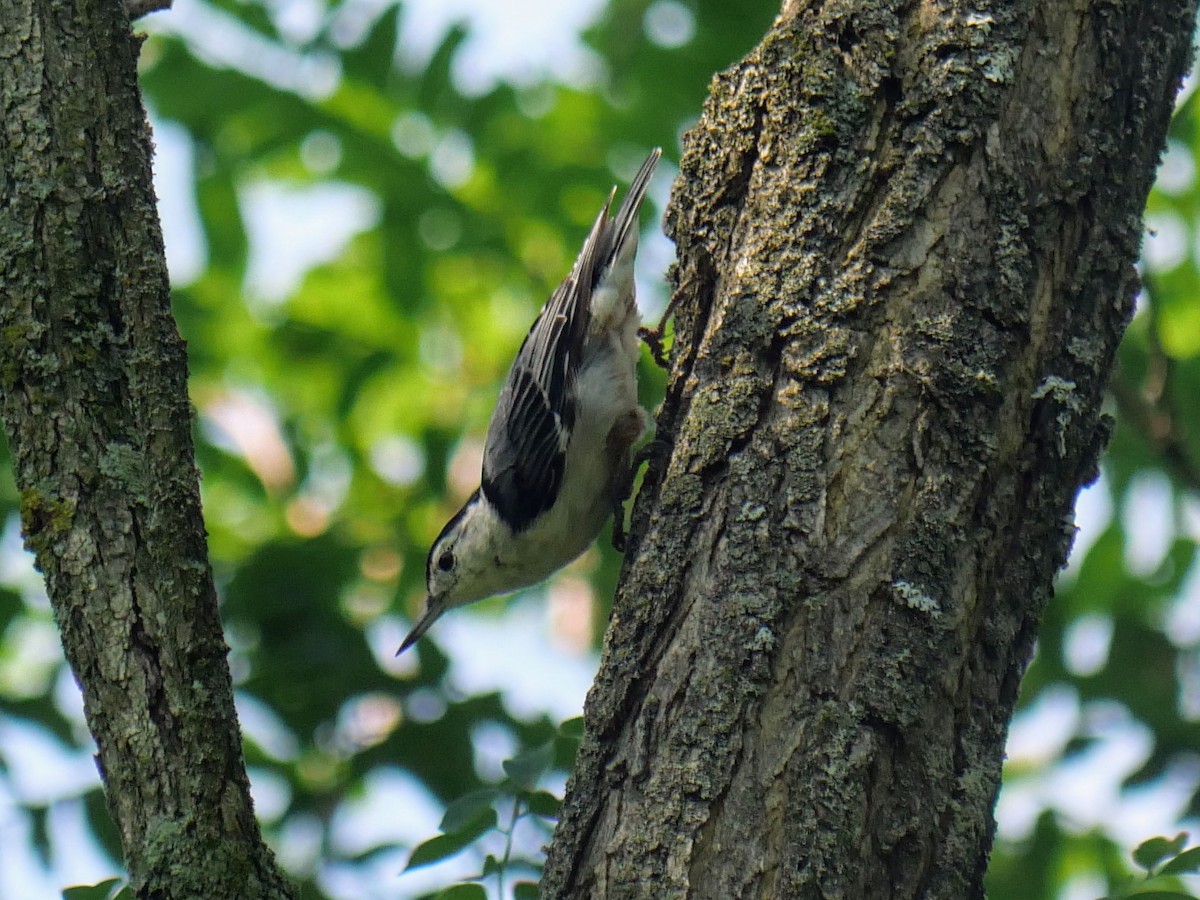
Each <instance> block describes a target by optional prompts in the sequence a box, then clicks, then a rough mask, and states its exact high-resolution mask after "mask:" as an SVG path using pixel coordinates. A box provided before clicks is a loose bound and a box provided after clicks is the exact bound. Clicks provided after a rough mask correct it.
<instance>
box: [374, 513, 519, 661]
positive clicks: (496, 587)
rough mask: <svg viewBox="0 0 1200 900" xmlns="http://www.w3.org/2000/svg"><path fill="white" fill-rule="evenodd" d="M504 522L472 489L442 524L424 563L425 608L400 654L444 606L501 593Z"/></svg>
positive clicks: (402, 646)
mask: <svg viewBox="0 0 1200 900" xmlns="http://www.w3.org/2000/svg"><path fill="white" fill-rule="evenodd" d="M506 532H507V529H506V528H505V526H504V524H503V523H502V522H501V521H500V519H499V518H498V517H497V516H496V514H495V511H494V510H493V509H492V508H491V505H490V504H488V503H487V502H486V501H485V500H484V498H483V494H482V492H481V491H479V490H476V491H475V492H474V493H473V494H471V496H470V497H469V498H467V502H466V503H464V504H463V506H462V509H460V510H459V511H458V512H457V513H455V514H454V516H453V517H452V518H451V519H450V521H449V522H447V523H446V526H445V527H444V528H443V529H442V531H441V534H439V535H438V536H437V540H435V541H434V542H433V546H432V547H430V548H429V556H428V558H427V559H426V561H425V589H426V591H427V592H428V594H429V596H428V599H427V600H426V601H425V612H424V614H422V616H421V618H420V619H418V620H417V623H416V625H414V626H413V629H412V631H411V632H409V635H408V637H406V638H405V639H404V643H402V644H401V645H400V649H399V650H398V651H396V654H397V655H399V654H401V653H403V652H404V651H405V650H407V649H408V648H409V647H411V646H412V645H413V644H415V643H416V642H417V640H418V639H420V637H421V636H422V635H423V634H424V633H425V632H426V631H428V630H429V627H430V626H431V625H432V624H433V623H434V622H436V621H437V620H438V618H439V617H440V616H441V615H442V613H444V612H445V611H446V610H448V609H453V608H454V607H456V606H463V605H464V604H467V603H474V602H475V601H476V600H482V599H483V598H484V597H490V596H491V595H492V594H496V593H500V592H501V591H502V590H504V586H503V584H502V583H501V581H500V580H499V576H500V575H501V574H502V566H501V562H500V559H501V552H502V550H503V548H504V545H505V543H506V541H505V538H506Z"/></svg>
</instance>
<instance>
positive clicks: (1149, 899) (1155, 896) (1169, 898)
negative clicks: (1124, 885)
mask: <svg viewBox="0 0 1200 900" xmlns="http://www.w3.org/2000/svg"><path fill="white" fill-rule="evenodd" d="M1123 896H1125V897H1129V898H1132V897H1138V898H1140V900H1196V895H1195V894H1188V893H1186V892H1184V891H1138V892H1137V893H1136V894H1125V895H1123Z"/></svg>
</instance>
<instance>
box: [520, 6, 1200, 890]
mask: <svg viewBox="0 0 1200 900" xmlns="http://www.w3.org/2000/svg"><path fill="white" fill-rule="evenodd" d="M1194 14H1195V9H1194V6H1193V3H1191V2H1187V0H1089V2H1084V0H1039V2H1034V0H1023V2H1012V0H973V2H971V3H969V4H968V3H966V2H961V0H931V2H901V0H826V2H817V0H808V2H805V0H795V2H788V3H786V4H785V6H784V9H783V11H782V13H781V15H780V17H779V19H778V20H777V22H776V23H775V25H774V27H773V29H772V31H771V32H770V33H769V34H768V35H767V36H766V38H765V40H764V41H763V43H762V44H761V45H760V46H759V47H758V48H757V49H756V50H755V51H754V52H752V53H751V54H750V55H749V56H748V57H747V58H746V59H745V60H744V61H742V62H741V63H740V64H738V65H736V66H734V67H733V68H732V69H730V70H729V71H727V72H725V73H724V74H722V75H720V76H719V77H718V78H717V79H716V80H715V81H714V83H713V87H712V95H711V98H710V100H709V102H708V104H707V106H706V108H705V111H704V114H703V116H702V118H701V121H700V122H699V124H698V125H697V126H696V127H695V128H694V129H693V130H692V131H691V132H690V133H689V134H688V136H687V138H686V140H685V149H684V157H683V162H682V167H681V169H682V171H681V174H680V178H679V181H678V183H677V185H676V190H675V194H674V196H673V198H672V201H671V205H670V208H669V210H668V213H667V225H668V230H669V232H670V233H671V234H672V236H673V237H674V239H675V241H676V243H677V245H678V256H679V263H678V265H677V268H676V269H675V271H674V274H673V284H674V289H675V292H676V298H677V301H678V303H679V306H678V322H677V337H676V341H675V349H674V353H673V359H672V367H671V376H670V383H669V387H668V395H667V399H666V402H665V403H664V405H663V409H662V411H661V413H660V417H659V430H660V436H665V437H667V438H668V439H670V440H671V441H672V450H671V452H670V454H669V458H667V459H666V460H664V461H662V462H660V464H658V465H656V466H652V467H651V470H650V472H649V474H648V476H647V480H646V485H645V487H644V488H643V491H642V494H641V496H640V497H639V500H638V505H637V509H636V513H635V535H636V534H637V532H640V533H641V538H640V541H637V542H636V543H635V545H634V547H633V548H632V551H631V552H630V553H629V554H628V555H627V561H626V569H625V571H624V573H623V578H622V582H621V586H620V589H619V591H618V596H617V600H616V604H615V610H614V616H613V621H612V624H611V626H610V628H609V633H608V636H607V639H606V642H605V652H604V659H603V662H602V666H601V672H600V674H599V677H598V679H597V682H596V684H595V686H594V688H593V690H592V693H591V695H590V696H589V699H588V703H587V708H586V735H585V739H584V742H583V745H582V748H581V751H580V755H579V759H578V762H577V766H576V770H575V773H574V775H573V778H572V781H571V784H570V786H569V788H568V795H567V799H566V801H565V803H564V807H563V815H562V819H561V821H560V823H559V826H558V830H557V832H556V835H555V840H554V843H553V845H552V847H551V850H550V857H549V861H548V865H547V869H546V873H545V877H544V880H543V885H542V888H543V896H545V897H550V898H562V897H606V898H621V897H655V898H673V897H684V896H686V897H711V898H720V900H732V898H741V897H772V898H807V897H838V898H863V897H870V898H876V897H922V898H953V900H961V898H965V897H980V896H982V895H983V886H982V885H983V874H984V871H985V868H986V863H987V858H988V852H989V848H990V845H991V840H992V833H993V820H992V807H993V804H994V800H995V796H996V791H997V788H998V785H999V780H1000V769H1001V760H1002V757H1003V748H1004V740H1005V735H1006V731H1007V727H1008V722H1009V718H1010V715H1011V713H1012V709H1013V705H1014V702H1015V700H1016V697H1017V689H1018V685H1019V683H1020V679H1021V675H1022V673H1023V671H1024V668H1025V666H1026V664H1027V661H1028V659H1029V656H1030V652H1031V648H1032V644H1033V641H1034V637H1035V635H1036V632H1037V626H1038V622H1039V619H1040V615H1041V612H1042V609H1043V606H1044V604H1045V603H1046V602H1047V600H1048V598H1049V597H1050V596H1051V589H1052V581H1053V578H1054V574H1055V572H1056V570H1057V569H1058V568H1059V567H1060V566H1061V565H1062V563H1063V562H1064V559H1065V557H1066V553H1067V550H1068V548H1069V545H1070V541H1071V537H1072V534H1073V529H1072V526H1071V521H1072V516H1071V510H1072V504H1073V500H1074V497H1075V494H1076V492H1077V490H1078V489H1079V487H1080V486H1081V485H1083V484H1085V483H1086V482H1088V481H1089V480H1091V479H1092V477H1093V476H1094V474H1095V472H1096V463H1097V457H1098V454H1099V452H1100V450H1101V449H1102V448H1103V446H1104V443H1105V440H1106V437H1107V432H1108V426H1107V424H1106V422H1105V420H1104V418H1103V417H1102V416H1101V410H1100V406H1101V399H1102V396H1103V393H1104V386H1105V383H1106V380H1107V376H1108V373H1109V371H1110V368H1111V366H1112V362H1113V358H1114V353H1115V350H1116V347H1117V343H1118V340H1119V338H1120V336H1121V333H1122V331H1123V329H1124V326H1125V323H1126V321H1127V320H1128V318H1129V316H1130V313H1131V310H1132V302H1133V296H1134V292H1135V288H1136V275H1135V272H1134V269H1133V266H1132V263H1133V261H1134V259H1135V258H1136V255H1137V250H1138V245H1139V241H1140V237H1141V216H1140V213H1141V210H1142V208H1143V205H1144V203H1145V199H1146V195H1147V193H1148V191H1149V188H1150V185H1151V181H1152V178H1153V172H1154V169H1155V165H1156V163H1157V160H1158V156H1159V153H1160V150H1161V147H1162V145H1163V142H1164V139H1165V134H1166V129H1167V124H1168V120H1169V117H1170V114H1171V110H1172V103H1173V98H1174V96H1175V92H1176V89H1177V87H1178V85H1179V82H1180V78H1181V76H1182V74H1183V73H1184V71H1185V68H1186V66H1187V64H1188V62H1189V58H1190V56H1189V48H1190V37H1191V33H1192V27H1193V19H1194ZM635 540H636V538H635Z"/></svg>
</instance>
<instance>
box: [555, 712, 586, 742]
mask: <svg viewBox="0 0 1200 900" xmlns="http://www.w3.org/2000/svg"><path fill="white" fill-rule="evenodd" d="M558 733H559V735H561V736H562V737H565V738H570V739H572V740H580V739H581V738H582V737H583V716H576V717H575V718H573V719H567V721H565V722H563V723H562V724H561V725H559V726H558Z"/></svg>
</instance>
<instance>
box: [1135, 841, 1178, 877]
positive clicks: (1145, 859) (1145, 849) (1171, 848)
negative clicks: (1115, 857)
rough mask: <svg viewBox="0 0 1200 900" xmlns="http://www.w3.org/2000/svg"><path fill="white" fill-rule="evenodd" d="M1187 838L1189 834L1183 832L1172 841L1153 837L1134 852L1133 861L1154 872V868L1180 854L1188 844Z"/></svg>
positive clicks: (1139, 845)
mask: <svg viewBox="0 0 1200 900" xmlns="http://www.w3.org/2000/svg"><path fill="white" fill-rule="evenodd" d="M1187 837H1188V836H1187V832H1186V831H1181V832H1180V833H1179V834H1177V835H1175V837H1174V838H1173V839H1172V840H1168V839H1167V838H1165V837H1152V838H1150V839H1149V840H1147V841H1142V843H1140V844H1138V846H1137V849H1136V850H1134V851H1133V861H1134V862H1135V863H1137V864H1138V865H1139V866H1141V867H1142V868H1143V869H1145V870H1146V871H1147V872H1153V871H1154V867H1155V866H1157V865H1158V864H1159V863H1160V862H1162V861H1163V860H1164V859H1167V858H1168V857H1171V856H1176V855H1178V854H1179V852H1180V851H1181V850H1182V849H1183V845H1184V844H1186V843H1187Z"/></svg>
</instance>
